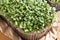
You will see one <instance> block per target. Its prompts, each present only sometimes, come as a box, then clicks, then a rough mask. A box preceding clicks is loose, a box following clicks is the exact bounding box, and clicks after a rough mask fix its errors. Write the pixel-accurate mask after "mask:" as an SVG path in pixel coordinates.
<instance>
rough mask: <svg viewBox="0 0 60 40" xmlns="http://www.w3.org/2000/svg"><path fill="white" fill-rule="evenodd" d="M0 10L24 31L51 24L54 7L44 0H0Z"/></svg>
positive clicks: (39, 28)
mask: <svg viewBox="0 0 60 40" xmlns="http://www.w3.org/2000/svg"><path fill="white" fill-rule="evenodd" d="M0 11H1V13H2V15H4V16H5V17H7V18H8V19H10V21H12V23H13V24H15V25H16V26H17V27H20V28H22V29H23V30H24V31H25V32H34V31H37V30H42V29H43V28H45V27H47V26H49V25H51V23H52V22H53V19H54V14H55V10H54V8H52V7H50V6H49V5H48V4H47V1H45V0H0Z"/></svg>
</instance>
